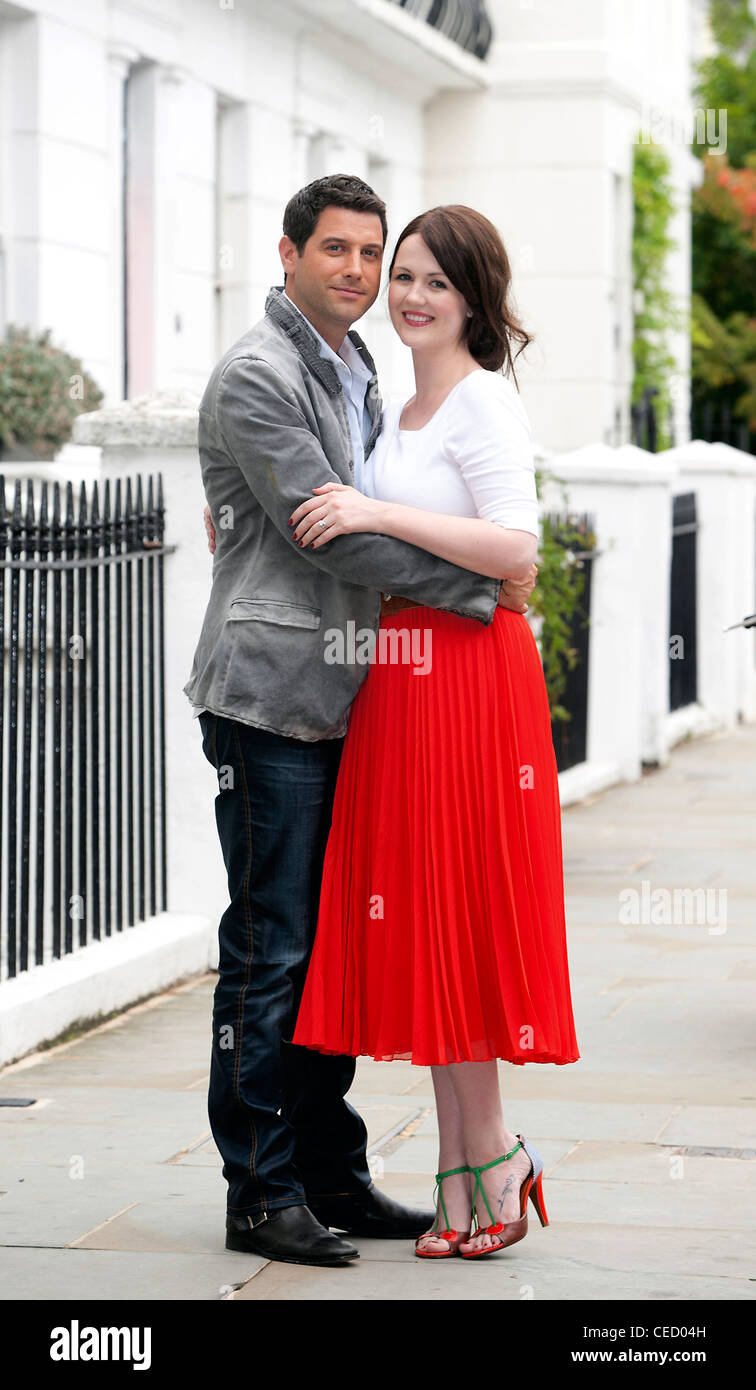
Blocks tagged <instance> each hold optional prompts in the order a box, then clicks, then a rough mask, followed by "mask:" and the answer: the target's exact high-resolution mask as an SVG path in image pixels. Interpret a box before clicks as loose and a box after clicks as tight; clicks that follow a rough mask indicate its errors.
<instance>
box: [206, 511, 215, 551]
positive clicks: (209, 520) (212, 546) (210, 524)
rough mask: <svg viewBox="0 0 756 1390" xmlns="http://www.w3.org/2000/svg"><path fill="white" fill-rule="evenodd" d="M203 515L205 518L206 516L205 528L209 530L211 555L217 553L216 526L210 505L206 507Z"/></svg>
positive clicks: (208, 538) (208, 542) (208, 545)
mask: <svg viewBox="0 0 756 1390" xmlns="http://www.w3.org/2000/svg"><path fill="white" fill-rule="evenodd" d="M203 515H204V518H205V530H206V531H207V548H208V550H209V551H210V554H211V555H214V554H215V527H214V526H213V518H212V517H211V515H210V508H209V507H205V510H204V513H203Z"/></svg>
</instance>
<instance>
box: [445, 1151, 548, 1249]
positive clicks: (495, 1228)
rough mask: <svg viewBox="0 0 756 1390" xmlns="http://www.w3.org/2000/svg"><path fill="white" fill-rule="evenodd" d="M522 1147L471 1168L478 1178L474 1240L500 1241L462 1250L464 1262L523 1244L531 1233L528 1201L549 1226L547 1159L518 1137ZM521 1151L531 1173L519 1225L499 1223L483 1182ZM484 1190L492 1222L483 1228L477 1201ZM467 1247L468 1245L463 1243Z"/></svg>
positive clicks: (525, 1185)
mask: <svg viewBox="0 0 756 1390" xmlns="http://www.w3.org/2000/svg"><path fill="white" fill-rule="evenodd" d="M517 1139H518V1143H516V1144H515V1146H514V1148H513V1149H512V1150H510V1152H509V1153H508V1154H503V1155H502V1157H501V1158H495V1159H494V1160H493V1162H491V1163H481V1164H480V1166H479V1167H473V1166H471V1167H470V1172H471V1173H474V1174H475V1188H474V1190H473V1199H472V1223H471V1235H470V1236H469V1237H467V1239H471V1238H472V1236H474V1235H475V1236H492V1237H493V1238H494V1240H495V1241H496V1244H495V1245H484V1246H481V1248H480V1249H479V1250H467V1251H465V1250H460V1252H459V1253H460V1255H461V1256H462V1259H463V1260H473V1259H476V1258H477V1256H478V1255H495V1254H496V1252H497V1251H498V1250H505V1249H506V1247H507V1246H508V1245H515V1244H516V1243H517V1241H518V1240H523V1239H524V1237H525V1236H526V1235H527V1233H528V1212H527V1207H528V1197H530V1200H531V1201H532V1203H533V1206H534V1207H535V1209H536V1211H537V1212H538V1219H539V1221H540V1223H541V1225H542V1226H548V1224H549V1218H548V1216H547V1215H546V1206H545V1204H544V1200H543V1186H542V1178H543V1159H542V1158H541V1155H540V1154H539V1153H538V1150H537V1149H534V1148H533V1147H532V1145H530V1144H528V1143H526V1141H525V1140H524V1139H523V1137H522V1135H521V1134H518V1135H517ZM518 1149H524V1150H525V1152H526V1153H527V1155H528V1157H529V1159H530V1172H529V1173H526V1174H525V1177H524V1178H523V1180H522V1182H521V1184H520V1215H519V1217H518V1219H517V1220H516V1221H495V1220H494V1214H493V1212H492V1211H491V1207H490V1205H489V1202H488V1198H487V1196H486V1193H485V1188H484V1187H483V1183H482V1182H481V1176H480V1175H481V1173H484V1172H485V1171H486V1169H487V1168H495V1167H496V1164H497V1163H505V1162H506V1161H507V1159H508V1158H512V1157H513V1155H514V1154H516V1153H517V1150H518ZM478 1188H480V1191H481V1194H482V1196H483V1201H484V1202H485V1204H486V1210H487V1212H488V1215H489V1216H490V1218H491V1225H490V1226H483V1227H481V1226H479V1225H478V1217H477V1214H476V1211H475V1199H476V1197H477V1194H478ZM462 1243H464V1242H462Z"/></svg>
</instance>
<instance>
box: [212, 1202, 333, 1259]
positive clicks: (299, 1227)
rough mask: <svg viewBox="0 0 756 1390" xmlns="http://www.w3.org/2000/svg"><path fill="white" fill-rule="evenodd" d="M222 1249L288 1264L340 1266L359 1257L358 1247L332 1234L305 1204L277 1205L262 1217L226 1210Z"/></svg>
mask: <svg viewBox="0 0 756 1390" xmlns="http://www.w3.org/2000/svg"><path fill="white" fill-rule="evenodd" d="M253 1221H256V1222H257V1225H255V1226H253V1225H252V1222H253ZM226 1249H227V1250H240V1251H242V1252H244V1253H245V1254H248V1255H262V1257H263V1259H266V1260H282V1261H283V1262H284V1264H290V1265H344V1264H348V1263H349V1261H350V1260H358V1259H359V1257H360V1252H359V1250H355V1248H354V1246H353V1245H350V1244H349V1241H348V1240H341V1239H340V1238H339V1236H332V1235H331V1233H330V1231H328V1230H326V1229H325V1227H324V1226H321V1224H320V1222H319V1221H317V1220H316V1219H315V1217H314V1216H313V1214H312V1212H311V1211H310V1208H309V1207H305V1206H297V1207H279V1208H278V1209H277V1210H275V1211H269V1212H268V1213H267V1216H266V1217H265V1218H264V1219H262V1220H261V1219H260V1217H259V1216H257V1217H254V1216H231V1215H229V1214H228V1213H227V1214H226Z"/></svg>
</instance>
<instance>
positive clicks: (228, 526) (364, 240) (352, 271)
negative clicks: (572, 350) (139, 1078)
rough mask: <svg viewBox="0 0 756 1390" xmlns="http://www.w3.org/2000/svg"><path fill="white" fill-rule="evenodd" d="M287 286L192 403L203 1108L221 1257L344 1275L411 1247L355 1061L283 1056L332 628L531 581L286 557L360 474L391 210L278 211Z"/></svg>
mask: <svg viewBox="0 0 756 1390" xmlns="http://www.w3.org/2000/svg"><path fill="white" fill-rule="evenodd" d="M283 230H284V235H283V237H282V239H281V241H280V243H279V253H280V256H281V261H282V264H283V267H284V271H285V285H284V287H283V288H278V287H274V288H272V289H271V291H270V293H269V295H268V298H267V301H266V305H265V309H266V312H265V317H264V318H263V320H262V321H261V322H260V323H258V324H256V325H255V327H254V328H252V329H250V331H249V332H248V333H246V334H245V335H244V336H243V337H242V338H240V339H239V341H238V342H236V343H235V344H234V345H233V347H231V348H230V349H229V350H228V352H227V353H226V354H225V356H224V357H223V358H222V360H221V361H220V362H219V363H218V365H217V366H216V368H215V370H214V371H213V373H212V376H211V378H210V381H209V383H208V385H207V389H206V390H205V393H204V396H203V398H202V402H201V404H200V412H199V450H200V460H201V465H202V480H203V484H204V488H205V494H206V497H207V499H208V503H209V507H210V512H211V515H212V518H213V521H214V524H215V527H216V528H217V549H216V553H215V560H214V564H213V585H212V591H211V594H210V600H209V603H208V608H207V612H206V614H205V619H204V624H203V627H202V631H201V634H200V638H199V643H198V646H197V650H196V653H195V657H194V662H193V667H192V672H191V675H190V678H189V681H188V683H187V685H186V686H185V687H184V689H185V692H186V694H187V695H188V697H189V699H190V700H191V701H192V703H193V704H194V705H195V706H196V707H197V708H198V710H199V711H200V713H199V717H200V722H201V727H202V732H203V750H204V752H205V754H206V756H207V758H208V759H209V761H210V762H211V763H212V765H213V766H214V767H215V768H216V770H217V772H218V777H219V795H218V797H217V798H216V803H215V807H216V820H217V826H218V833H219V836H220V841H221V845H222V848H223V855H224V859H225V863H226V868H227V872H228V884H229V894H230V905H229V907H228V909H227V911H226V912H225V913H224V915H223V917H222V919H221V922H220V926H219V943H220V961H219V975H218V983H217V985H216V990H215V997H214V1004H213V1035H212V1056H211V1071H210V1089H209V1096H208V1113H209V1116H210V1122H211V1126H212V1131H213V1135H214V1138H215V1142H216V1144H217V1145H218V1149H219V1151H220V1153H221V1154H222V1156H223V1159H224V1165H223V1174H224V1177H225V1178H226V1179H227V1182H228V1203H227V1217H226V1232H227V1234H226V1245H227V1248H229V1249H233V1250H244V1251H251V1252H253V1253H256V1254H260V1255H263V1256H266V1257H267V1258H270V1259H278V1260H284V1261H288V1262H293V1263H305V1264H342V1263H346V1262H348V1261H350V1260H352V1259H355V1258H356V1257H357V1256H358V1253H359V1252H358V1251H357V1249H356V1248H355V1247H354V1246H353V1245H352V1244H351V1243H350V1242H349V1241H347V1240H344V1239H343V1238H341V1237H339V1236H336V1235H334V1234H332V1233H331V1231H330V1230H329V1229H328V1228H329V1227H332V1226H333V1227H336V1228H337V1229H339V1230H343V1231H346V1232H347V1233H351V1234H354V1235H373V1236H386V1237H399V1236H402V1237H407V1238H410V1237H413V1236H416V1235H419V1234H422V1232H423V1231H425V1230H427V1229H428V1227H429V1226H430V1225H431V1224H432V1221H433V1213H432V1212H430V1211H429V1212H423V1211H408V1210H405V1209H404V1208H403V1207H401V1206H399V1205H398V1204H397V1203H396V1202H393V1201H392V1200H391V1199H390V1198H389V1197H387V1196H386V1195H385V1194H383V1193H382V1192H380V1191H379V1190H378V1189H377V1188H376V1187H375V1185H374V1184H373V1182H372V1181H371V1177H370V1172H369V1169H368V1164H367V1160H366V1154H365V1146H366V1137H367V1136H366V1130H365V1126H364V1124H363V1121H362V1120H361V1118H360V1116H359V1115H358V1114H357V1112H356V1111H355V1110H354V1109H353V1108H352V1106H350V1105H349V1104H348V1102H347V1101H346V1099H345V1096H346V1092H347V1091H348V1089H349V1086H350V1085H351V1082H352V1079H353V1076H354V1070H355V1061H354V1058H351V1057H341V1056H330V1057H329V1056H322V1055H321V1054H319V1053H317V1052H314V1051H311V1050H308V1049H306V1048H299V1047H293V1046H292V1045H291V1044H290V1043H289V1042H288V1039H289V1038H290V1037H291V1034H292V1031H293V1027H294V1022H295V1019H296V1014H297V1009H298V1007H299V1002H300V998H301V992H302V986H303V983H304V976H305V971H306V969H307V963H308V959H309V955H310V950H311V946H312V939H313V935H314V930H315V924H316V921H317V908H318V897H319V889H320V879H321V874H322V868H323V857H324V853H325V845H326V840H327V838H328V830H329V826H330V819H331V810H332V803H333V794H334V790H335V785H336V776H337V773H338V764H339V759H340V756H341V747H342V742H343V737H344V734H345V733H346V728H347V720H348V710H349V706H350V704H351V701H352V700H353V699H354V696H355V695H356V693H357V690H358V688H359V686H360V684H361V682H362V680H363V679H364V677H365V676H366V674H367V671H368V669H369V668H368V667H367V666H365V665H359V664H356V663H355V664H352V665H349V664H343V665H333V664H330V663H326V662H325V661H324V639H323V634H324V633H325V632H326V631H327V630H328V629H333V628H334V627H336V628H345V625H346V623H347V622H353V623H354V624H355V630H357V629H359V628H364V627H370V628H372V629H373V630H374V631H375V630H377V627H378V622H379V615H380V596H381V595H380V591H381V590H382V589H385V588H390V589H392V590H394V591H395V592H396V593H399V594H401V595H403V596H405V597H409V598H416V599H417V600H418V602H419V603H427V604H432V605H433V606H435V607H442V608H446V609H447V610H449V611H451V612H455V613H459V614H462V615H464V616H466V617H469V618H471V619H476V620H478V621H480V622H482V623H489V622H491V620H492V618H493V615H494V612H495V609H496V605H497V602H499V601H501V602H502V603H504V604H505V605H506V606H508V607H512V608H514V609H515V610H516V611H522V609H523V606H524V600H525V598H526V597H527V595H528V594H529V593H530V590H531V589H532V587H533V585H532V582H531V581H525V582H524V583H523V584H521V585H517V584H515V583H514V582H513V581H507V587H508V589H509V591H510V592H511V595H512V597H511V598H510V599H507V598H505V597H502V595H501V586H500V582H499V581H498V580H494V579H490V578H488V577H486V576H484V575H477V574H473V573H472V572H470V571H468V570H464V569H461V568H458V567H457V566H456V565H452V564H449V563H448V562H447V561H445V560H441V559H439V558H437V557H435V556H433V555H431V554H429V553H428V552H426V551H423V550H420V549H419V548H418V547H416V546H413V545H409V544H406V543H405V542H403V541H397V540H395V539H393V538H391V537H387V536H379V535H372V534H370V535H363V534H359V535H357V534H353V535H343V536H339V537H336V538H335V539H334V540H333V541H332V542H329V544H328V545H325V546H322V547H319V548H318V549H317V550H315V551H313V550H311V549H307V550H301V549H300V548H299V547H298V546H297V544H296V542H295V541H294V540H293V537H292V528H291V527H290V525H289V518H290V517H291V514H292V512H293V511H294V509H295V508H296V507H297V506H298V505H299V504H300V503H301V502H302V501H303V500H304V499H305V498H308V497H311V496H312V488H313V487H316V486H318V485H320V484H322V483H326V482H329V481H335V482H342V483H355V482H356V483H357V484H358V483H359V470H360V467H361V465H362V462H363V459H364V457H365V456H366V455H367V454H369V452H370V450H371V449H372V447H373V445H374V443H375V440H376V438H377V436H378V433H379V431H380V425H381V401H380V396H379V394H378V389H377V380H376V375H375V366H374V363H373V360H372V358H371V357H370V354H369V353H368V351H367V348H366V347H365V345H364V343H363V342H362V340H361V339H360V338H359V337H358V335H357V334H356V333H355V332H353V331H352V332H350V331H348V330H349V329H350V325H351V324H352V323H353V322H354V321H355V320H356V319H358V318H360V317H361V316H362V315H363V314H364V313H365V312H366V311H367V309H369V307H370V305H371V304H372V303H373V302H374V300H375V298H376V296H377V294H378V290H379V286H380V274H381V260H382V255H383V249H384V245H385V241H386V232H387V229H386V216H385V206H384V204H383V203H382V202H381V200H380V199H379V198H377V197H376V195H375V193H374V192H373V190H372V189H370V188H369V187H368V186H367V185H366V184H364V183H363V182H362V181H361V180H359V179H356V178H352V177H348V176H346V175H336V176H333V177H330V178H325V179H318V180H316V181H315V182H314V183H312V184H309V185H308V186H307V188H305V189H302V190H301V191H300V192H299V193H297V194H295V195H294V197H293V198H292V199H291V200H290V202H289V203H288V205H287V207H286V211H285V213H284V222H283Z"/></svg>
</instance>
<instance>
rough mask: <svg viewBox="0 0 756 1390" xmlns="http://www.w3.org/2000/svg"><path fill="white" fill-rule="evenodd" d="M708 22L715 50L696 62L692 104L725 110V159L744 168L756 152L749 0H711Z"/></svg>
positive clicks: (754, 21) (755, 67)
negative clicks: (708, 56) (750, 156)
mask: <svg viewBox="0 0 756 1390" xmlns="http://www.w3.org/2000/svg"><path fill="white" fill-rule="evenodd" d="M709 21H710V24H711V30H712V34H713V36H714V40H715V43H716V44H717V47H718V49H719V52H717V53H715V54H713V55H712V56H711V57H710V58H704V59H702V60H701V61H700V62H699V63H698V66H697V70H696V78H697V80H696V85H695V98H696V105H697V106H702V107H704V108H705V109H712V110H716V111H720V110H726V112H727V157H728V159H729V161H730V164H732V165H733V167H734V168H741V169H742V168H745V167H746V165H747V163H748V156H749V155H751V154H753V152H754V150H756V18H754V15H753V14H752V12H751V10H750V8H749V4H748V0H711V4H710V6H709ZM693 153H694V154H696V155H699V156H700V149H699V148H698V147H696V146H694V149H693Z"/></svg>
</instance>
